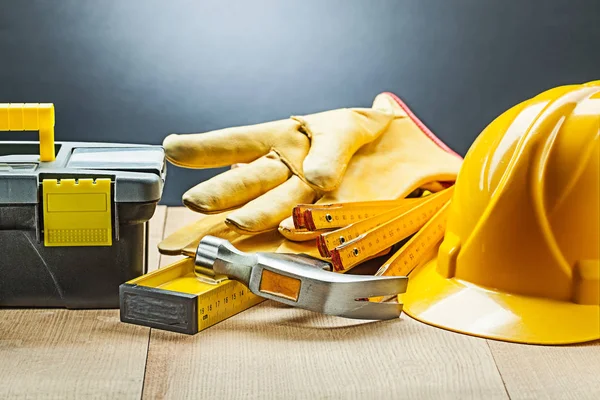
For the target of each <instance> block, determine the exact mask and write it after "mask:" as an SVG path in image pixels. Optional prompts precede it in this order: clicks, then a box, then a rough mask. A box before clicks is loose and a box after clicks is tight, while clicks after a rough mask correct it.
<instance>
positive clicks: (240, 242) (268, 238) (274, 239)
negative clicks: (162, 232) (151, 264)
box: [182, 230, 285, 257]
mask: <svg viewBox="0 0 600 400" xmlns="http://www.w3.org/2000/svg"><path fill="white" fill-rule="evenodd" d="M229 231H230V232H232V234H235V235H236V236H235V237H233V235H232V237H231V238H223V239H227V240H229V241H230V242H231V244H232V245H233V246H234V247H235V248H236V249H238V250H240V251H244V252H257V251H260V252H274V251H275V250H277V249H278V248H279V246H280V245H281V243H283V242H284V241H285V238H284V237H283V236H281V235H280V234H279V232H277V231H269V232H264V233H260V234H258V235H240V234H239V233H237V232H234V231H232V230H229ZM212 236H215V235H212ZM203 237H204V236H201V237H198V238H197V239H195V240H194V241H192V242H190V243H189V244H188V245H187V246H185V248H184V249H183V250H182V253H183V254H184V255H186V256H188V257H194V256H195V255H196V250H197V249H198V244H199V243H200V240H202V238H203Z"/></svg>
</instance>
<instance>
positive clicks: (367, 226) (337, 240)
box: [317, 191, 445, 258]
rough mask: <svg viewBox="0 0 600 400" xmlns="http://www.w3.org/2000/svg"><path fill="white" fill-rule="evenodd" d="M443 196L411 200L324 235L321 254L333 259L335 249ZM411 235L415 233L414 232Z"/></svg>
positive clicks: (319, 248)
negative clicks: (332, 253)
mask: <svg viewBox="0 0 600 400" xmlns="http://www.w3.org/2000/svg"><path fill="white" fill-rule="evenodd" d="M441 195H445V193H444V192H443V191H442V192H438V193H435V194H432V195H429V196H425V197H421V198H418V199H410V200H411V201H409V202H405V203H403V205H401V206H400V207H397V208H394V209H391V210H389V211H386V212H383V213H381V214H377V215H375V216H373V217H371V218H368V219H365V220H362V221H358V222H355V223H353V224H350V225H347V226H345V227H343V228H340V229H337V230H335V231H331V232H326V233H323V234H321V235H320V236H318V237H317V248H318V250H319V253H320V254H321V256H322V257H328V258H331V251H333V250H334V249H335V248H337V247H339V246H341V245H343V244H344V243H346V242H350V241H352V240H354V239H356V238H358V237H359V236H360V235H362V234H363V233H365V232H368V231H370V230H372V229H373V228H376V227H378V226H380V225H383V224H385V223H388V222H390V221H391V220H393V219H394V218H396V217H398V216H401V215H402V214H404V213H406V212H407V211H412V210H416V207H417V206H418V205H420V204H423V203H426V202H429V201H433V199H434V198H436V197H437V196H441ZM411 233H414V231H413V232H411Z"/></svg>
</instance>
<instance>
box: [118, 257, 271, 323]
mask: <svg viewBox="0 0 600 400" xmlns="http://www.w3.org/2000/svg"><path fill="white" fill-rule="evenodd" d="M127 283H128V284H131V285H139V286H146V287H151V288H156V289H161V290H165V291H172V292H178V293H185V294H191V295H195V296H197V311H198V332H200V331H202V330H204V329H206V328H208V327H210V326H212V325H214V324H216V323H219V322H221V321H223V320H225V319H227V318H229V317H231V316H233V315H235V314H237V313H239V312H242V311H244V310H247V309H248V308H250V307H252V306H255V305H257V304H259V303H261V302H262V301H264V300H265V299H264V298H262V297H260V296H256V295H255V294H253V293H252V292H251V291H250V290H249V289H248V288H247V287H246V286H244V285H243V284H242V283H240V282H238V281H234V280H229V279H225V280H224V281H222V282H219V283H216V284H213V283H207V282H203V281H201V280H200V279H198V276H197V275H196V273H195V265H194V259H193V258H184V259H182V260H179V261H177V262H175V263H173V264H171V265H169V266H166V267H163V268H161V269H158V270H156V271H153V272H150V273H148V274H146V275H142V276H140V277H138V278H135V279H132V280H130V281H128V282H127Z"/></svg>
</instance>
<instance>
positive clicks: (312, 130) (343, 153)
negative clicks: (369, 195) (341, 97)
mask: <svg viewBox="0 0 600 400" xmlns="http://www.w3.org/2000/svg"><path fill="white" fill-rule="evenodd" d="M393 118H394V116H393V115H392V114H391V113H386V112H384V111H378V110H373V109H356V108H355V109H339V110H332V111H326V112H323V113H317V114H312V115H308V116H306V117H294V119H296V120H297V121H299V122H301V123H302V126H301V127H300V130H302V131H303V132H305V133H306V134H307V135H308V136H309V138H310V139H311V146H310V150H309V152H308V155H307V156H306V158H305V159H304V163H303V171H304V177H305V178H306V180H307V182H308V183H310V184H311V185H314V186H315V187H317V188H319V189H321V190H324V191H331V190H334V189H335V188H336V187H337V186H338V185H339V184H340V182H341V180H342V177H343V176H344V172H345V171H346V167H347V166H348V162H349V161H350V159H351V158H352V156H353V155H354V153H355V152H356V151H357V150H358V149H359V148H360V147H362V146H363V145H364V144H366V143H369V142H371V141H373V140H375V139H376V138H377V137H378V136H379V135H380V134H381V133H382V132H383V131H384V130H385V129H386V128H387V127H388V125H389V124H390V122H391V121H392V120H393Z"/></svg>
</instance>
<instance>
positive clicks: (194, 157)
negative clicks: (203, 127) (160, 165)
mask: <svg viewBox="0 0 600 400" xmlns="http://www.w3.org/2000/svg"><path fill="white" fill-rule="evenodd" d="M298 126H299V123H298V122H297V121H294V120H291V119H285V120H279V121H271V122H266V123H262V124H257V125H249V126H240V127H233V128H226V129H220V130H216V131H211V132H206V133H192V134H182V135H178V134H171V135H169V136H167V137H166V138H165V139H164V141H163V147H164V149H165V155H166V157H167V159H168V160H169V161H170V162H171V163H173V164H175V165H178V166H180V167H187V168H216V167H224V166H228V165H231V164H235V163H249V162H251V161H254V160H256V159H257V158H259V157H262V156H264V155H265V154H267V153H269V151H271V149H272V148H273V147H276V144H277V142H278V140H281V138H282V137H283V138H285V137H287V136H291V135H288V134H289V133H296V135H297V136H298V139H302V138H300V136H302V135H298V134H297V129H298Z"/></svg>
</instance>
